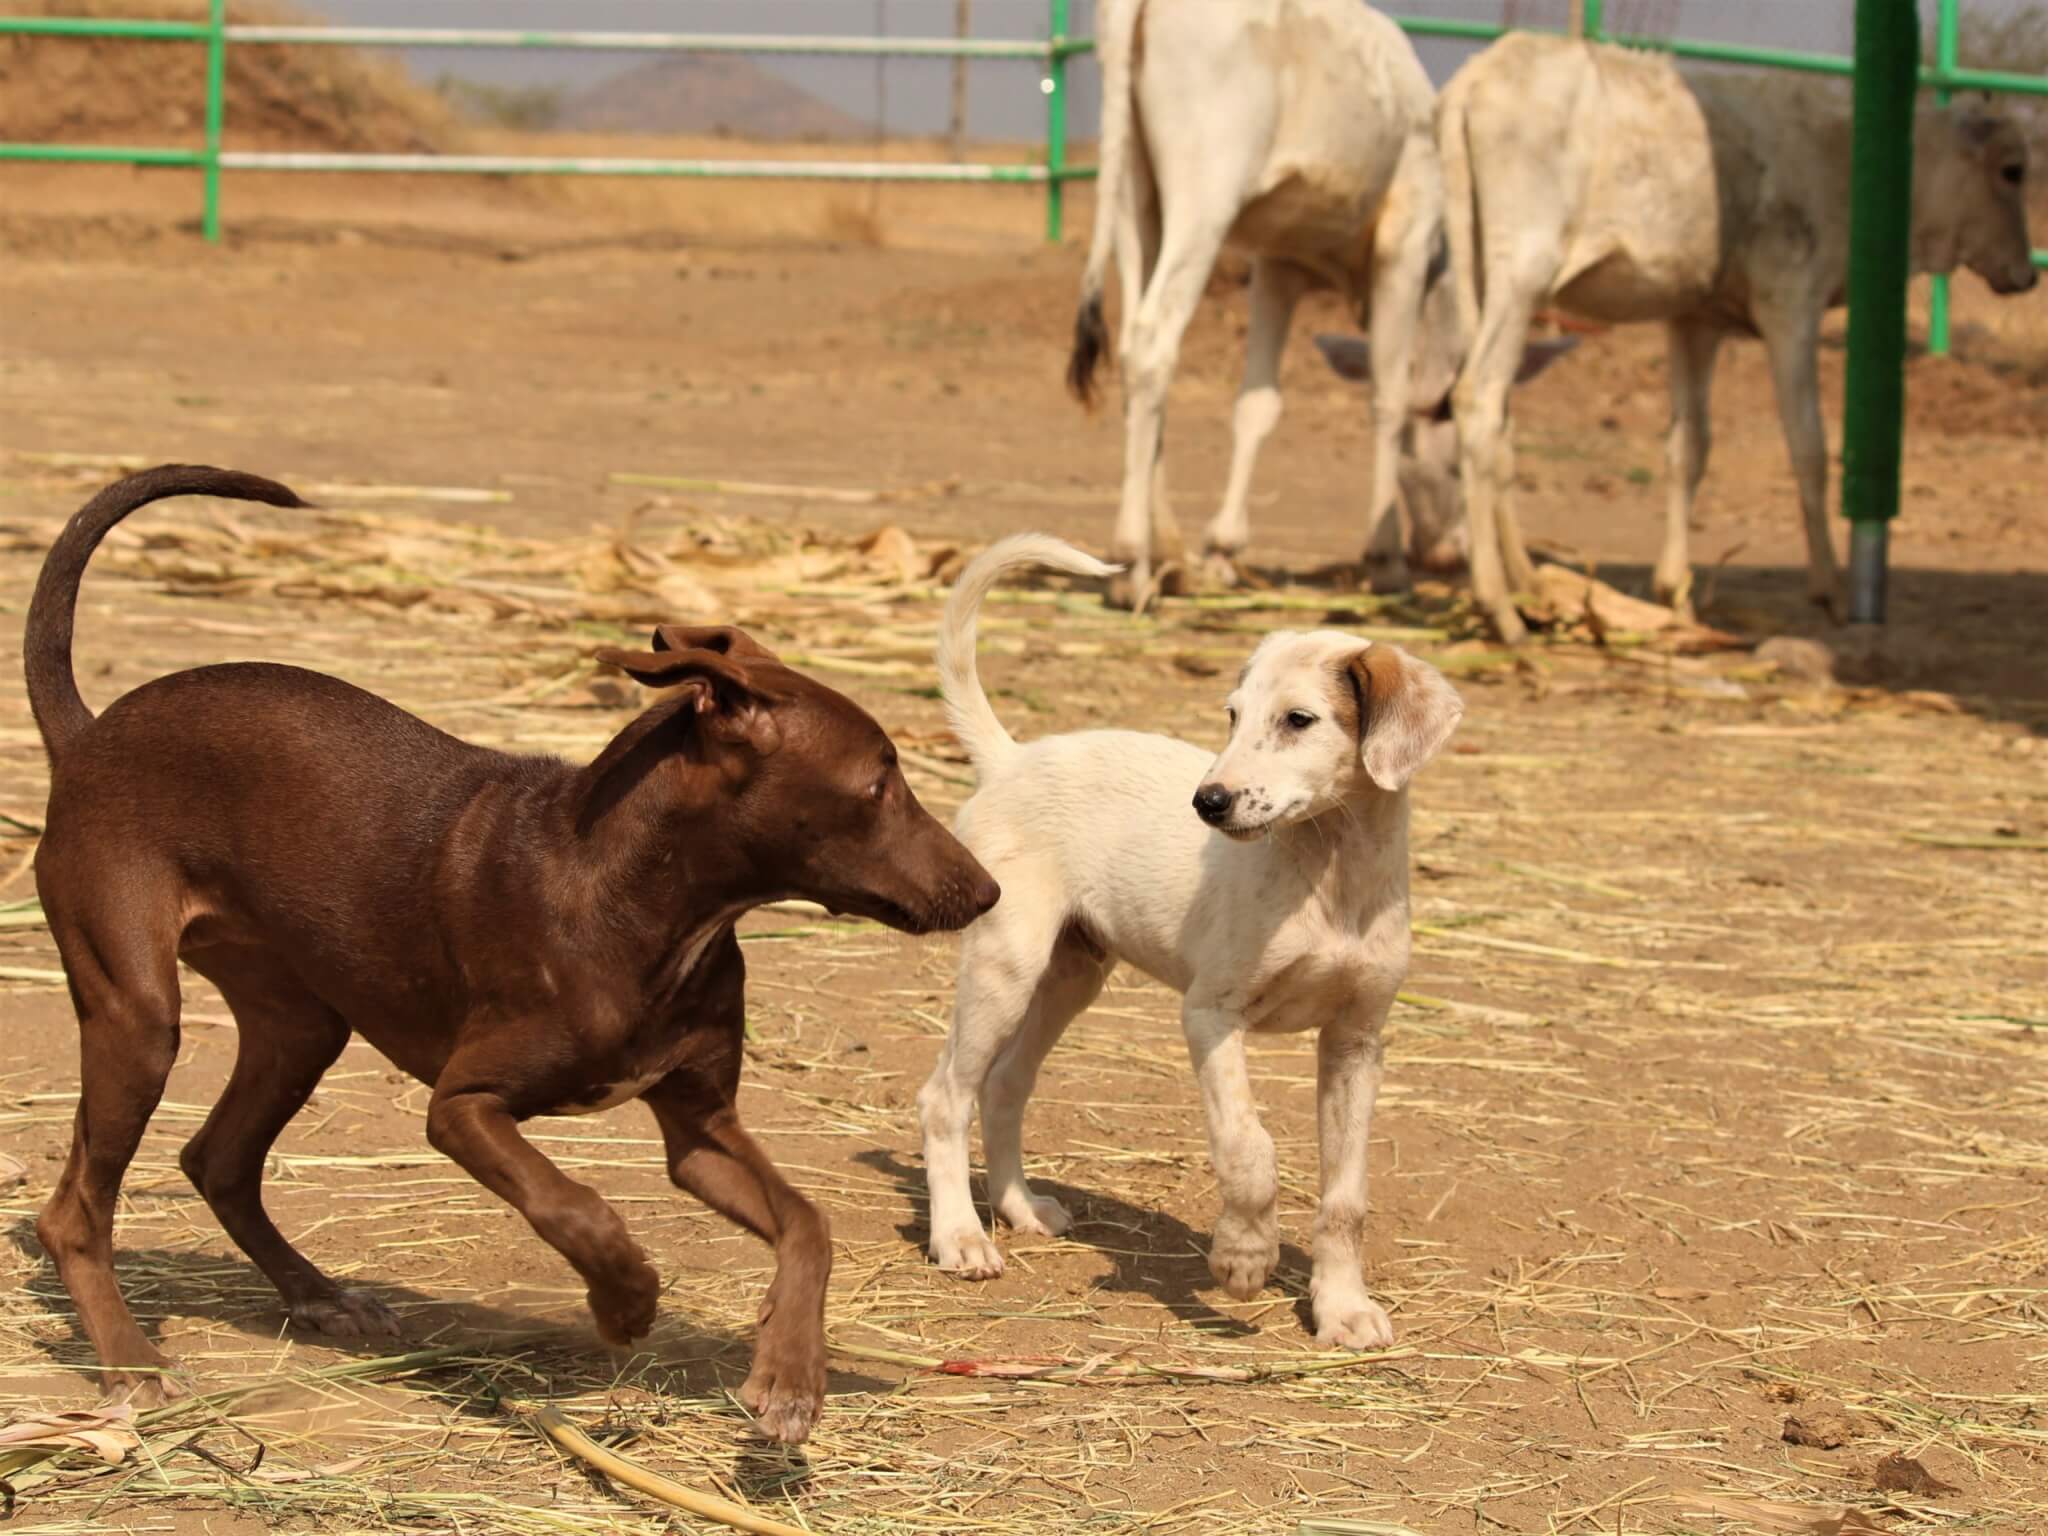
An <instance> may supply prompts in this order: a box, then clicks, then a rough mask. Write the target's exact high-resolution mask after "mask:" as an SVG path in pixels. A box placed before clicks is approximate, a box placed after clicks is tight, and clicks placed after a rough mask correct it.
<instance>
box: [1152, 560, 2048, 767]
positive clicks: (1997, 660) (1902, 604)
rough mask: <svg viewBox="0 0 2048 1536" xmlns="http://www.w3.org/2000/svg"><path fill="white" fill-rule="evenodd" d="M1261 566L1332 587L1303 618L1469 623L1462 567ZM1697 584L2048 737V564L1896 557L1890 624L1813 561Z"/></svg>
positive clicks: (1259, 581)
mask: <svg viewBox="0 0 2048 1536" xmlns="http://www.w3.org/2000/svg"><path fill="white" fill-rule="evenodd" d="M1540 558H1541V557H1540V555H1539V559H1540ZM1251 574H1252V576H1253V578H1254V584H1255V586H1254V590H1255V589H1256V586H1257V585H1264V586H1270V587H1275V588H1280V587H1291V588H1295V589H1307V590H1310V591H1317V592H1327V593H1328V594H1329V598H1330V606H1329V609H1328V611H1327V612H1326V613H1324V614H1323V615H1321V616H1320V617H1319V618H1318V617H1315V616H1313V615H1311V614H1308V613H1304V614H1302V615H1300V616H1299V617H1298V618H1294V619H1293V622H1296V623H1302V624H1306V623H1324V624H1329V625H1333V626H1336V627H1339V628H1341V627H1344V626H1345V625H1347V624H1350V625H1360V626H1366V625H1373V624H1389V623H1395V624H1403V623H1412V624H1417V625H1426V626H1432V627H1442V626H1446V625H1449V626H1451V627H1452V628H1453V632H1456V631H1457V627H1458V626H1459V625H1460V624H1461V623H1468V622H1469V609H1468V608H1467V606H1466V604H1465V601H1464V593H1463V591H1462V588H1463V586H1464V578H1463V577H1462V576H1458V577H1455V578H1452V579H1451V581H1452V584H1454V585H1455V586H1456V587H1457V588H1459V589H1461V590H1459V591H1457V592H1456V593H1455V595H1447V594H1446V593H1444V591H1443V590H1442V585H1441V584H1439V586H1438V588H1436V589H1431V590H1430V595H1424V594H1420V593H1418V594H1409V595H1405V596H1402V597H1400V598H1398V599H1396V600H1395V601H1393V602H1391V603H1388V602H1387V601H1386V600H1384V599H1374V600H1372V601H1370V602H1368V601H1366V600H1365V599H1364V598H1363V597H1362V596H1361V588H1360V586H1359V580H1360V576H1361V570H1360V568H1359V567H1358V566H1356V565H1347V564H1330V565H1321V566H1313V567H1308V568H1304V569H1298V570H1288V569H1285V568H1282V567H1275V566H1255V567H1252V568H1251ZM1595 574H1597V576H1598V577H1599V579H1600V580H1601V581H1603V582H1606V583H1607V584H1608V585H1610V586H1613V587H1615V588H1616V589H1618V590H1620V591H1622V592H1624V593H1626V594H1628V595H1629V596H1631V597H1637V598H1642V599H1644V600H1646V601H1648V600H1651V567H1650V566H1649V565H1647V564H1639V563H1633V562H1628V561H1616V562H1612V563H1610V562H1607V561H1602V562H1600V564H1599V566H1598V568H1597V570H1596V572H1595ZM1697 582H1698V587H1697V593H1696V597H1695V601H1696V603H1697V605H1698V607H1699V610H1700V613H1699V616H1700V619H1701V621H1702V622H1703V623H1706V624H1709V625H1711V626H1713V627H1714V628H1716V629H1719V630H1722V631H1724V632H1725V633H1728V634H1731V635H1733V636H1735V637H1736V638H1737V639H1739V640H1743V641H1747V642H1750V643H1751V644H1757V645H1760V644H1762V643H1763V642H1764V641H1766V640H1770V639H1773V638H1776V637H1778V636H1790V637H1793V638H1797V639H1802V640H1813V641H1817V642H1819V643H1820V644H1821V645H1823V646H1825V647H1827V648H1828V650H1829V651H1830V652H1831V653H1833V656H1834V677H1835V681H1836V682H1838V683H1840V684H1843V685H1845V686H1850V687H1870V688H1877V689H1879V690H1883V691H1887V692H1894V693H1902V692H1908V691H1930V692H1936V693H1942V694H1947V695H1948V696H1949V697H1950V698H1952V699H1953V700H1954V701H1955V703H1956V705H1957V706H1958V707H1959V708H1960V709H1961V710H1962V711H1963V712H1964V713H1966V714H1970V715H1974V716H1976V717H1978V718H1979V719H1982V720H1985V721H1987V722H1991V723H2000V724H2008V725H2014V726H2018V727H2020V728H2021V729H2023V730H2025V731H2028V732H2031V733H2033V734H2035V735H2048V666H2043V665H2042V662H2041V657H2042V655H2043V653H2044V652H2048V571H2026V570H2011V571H1983V570H1979V571H1969V570H1948V569H1935V568H1931V567H1926V566H1911V565H1908V566H1895V567H1893V568H1892V570H1891V571H1890V573H1889V580H1888V590H1889V600H1888V604H1887V610H1888V611H1887V614H1886V622H1885V623H1884V624H1882V625H1878V626H1862V625H1858V626H1843V625H1839V624H1836V623H1835V622H1834V621H1833V620H1832V619H1830V618H1829V617H1828V615H1827V614H1826V613H1825V612H1823V611H1822V610H1821V609H1819V608H1817V607H1816V606H1815V605H1814V604H1813V603H1812V602H1811V601H1809V600H1808V598H1807V596H1806V568H1805V567H1804V566H1803V565H1800V566H1784V565H1735V564H1728V565H1722V566H1718V567H1711V568H1709V567H1701V568H1699V570H1698V571H1697ZM1168 601H1169V602H1170V601H1171V600H1170V599H1169V600H1168ZM1788 685H1790V686H1796V685H1797V684H1796V681H1795V680H1788ZM1764 691H1768V685H1765V688H1764Z"/></svg>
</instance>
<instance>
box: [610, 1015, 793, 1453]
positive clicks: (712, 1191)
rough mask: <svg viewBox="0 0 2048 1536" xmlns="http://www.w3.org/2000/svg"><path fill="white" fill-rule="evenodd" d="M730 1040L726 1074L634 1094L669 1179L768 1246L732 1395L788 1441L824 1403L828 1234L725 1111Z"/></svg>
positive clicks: (734, 1072)
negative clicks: (763, 1284) (756, 1324)
mask: <svg viewBox="0 0 2048 1536" xmlns="http://www.w3.org/2000/svg"><path fill="white" fill-rule="evenodd" d="M737 1038H738V1036H737V1031H735V1049H734V1051H733V1053H732V1055H733V1064H732V1069H731V1073H730V1075H729V1077H728V1076H727V1074H725V1073H723V1072H719V1071H716V1070H714V1071H713V1072H711V1073H704V1072H699V1071H682V1072H676V1073H673V1074H671V1075H670V1076H668V1077H666V1078H664V1079H662V1081H660V1082H659V1083H656V1084H655V1085H654V1086H653V1087H652V1088H650V1089H648V1091H647V1092H646V1093H645V1094H644V1095H642V1098H643V1101H644V1102H645V1103H646V1104H647V1106H648V1108H650V1109H652V1110H653V1111H654V1118H655V1119H656V1120H657V1121H658V1122H660V1125H661V1135H662V1141H663V1143H664V1144H665V1146H666V1147H667V1150H668V1172H669V1177H670V1178H671V1179H672V1180H674V1181H675V1183H676V1185H677V1186H678V1187H679V1188H682V1189H685V1190H688V1191H689V1192H690V1193H691V1194H693V1195H695V1196H696V1197H697V1198H698V1199H699V1200H702V1201H703V1202H704V1203H705V1204H706V1205H708V1206H710V1207H711V1209H713V1210H714V1211H716V1212H718V1214H719V1215H721V1216H723V1217H725V1218H726V1219H727V1220H728V1221H734V1222H737V1223H739V1225H741V1226H743V1227H745V1228H746V1229H747V1230H748V1231H749V1232H752V1233H753V1234H754V1235H755V1236H756V1237H759V1238H761V1239H762V1240H764V1241H765V1242H767V1243H769V1244H771V1245H772V1246H773V1247H774V1249H775V1278H774V1279H773V1280H771V1281H770V1282H769V1284H768V1294H767V1296H765V1297H764V1298H763V1299H762V1302H761V1332H760V1335H759V1337H758V1338H757V1339H756V1341H755V1344H754V1368H753V1370H752V1371H751V1372H749V1373H748V1376H747V1379H746V1381H745V1382H744V1383H743V1384H742V1385H741V1387H740V1401H741V1402H743V1403H745V1404H746V1405H747V1408H748V1410H749V1411H750V1412H752V1413H753V1414H754V1416H755V1418H756V1419H757V1420H758V1421H759V1425H760V1429H761V1432H762V1433H763V1434H765V1435H767V1436H768V1437H769V1438H770V1439H773V1440H780V1441H783V1442H785V1443H787V1444H791V1445H794V1444H796V1443H797V1442H799V1441H802V1440H804V1439H806V1438H808V1437H809V1435H810V1432H811V1428H812V1426H813V1425H815V1424H816V1423H817V1422H818V1415H819V1413H820V1412H821V1411H822V1410H823V1408H824V1406H825V1282H826V1281H827V1280H828V1279H829V1278H830V1277H831V1274H832V1240H831V1234H830V1232H829V1230H828V1228H827V1227H826V1224H825V1217H824V1215H823V1213H822V1212H820V1211H819V1210H818V1208H817V1207H816V1206H814V1205H812V1204H811V1202H810V1201H808V1200H806V1199H805V1198H804V1197H803V1196H802V1195H800V1194H798V1193H797V1192H796V1191H795V1190H794V1189H792V1188H790V1186H789V1184H788V1182H787V1181H786V1180H785V1179H784V1178H783V1177H782V1175H781V1174H780V1173H778V1172H776V1169H775V1165H774V1164H773V1163H771V1162H770V1161H769V1160H768V1154H767V1153H765V1152H763V1151H762V1150H761V1148H760V1147H759V1145H757V1144H756V1142H755V1141H754V1138H753V1137H751V1136H749V1135H748V1134H747V1133H746V1130H745V1128H744V1127H742V1126H741V1124H740V1118H739V1114H738V1112H737V1111H736V1110H735V1109H734V1107H733V1091H734V1089H735V1088H736V1087H737V1077H738V1070H739V1065H738V1064H739V1051H738V1049H737ZM720 1078H726V1079H727V1080H725V1081H720V1080H719V1079H720Z"/></svg>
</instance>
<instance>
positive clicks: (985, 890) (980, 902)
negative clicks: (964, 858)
mask: <svg viewBox="0 0 2048 1536" xmlns="http://www.w3.org/2000/svg"><path fill="white" fill-rule="evenodd" d="M1002 899H1003V888H1002V887H1001V886H1000V885H997V884H996V881H995V876H993V875H991V874H990V873H989V872H988V871H987V870H983V871H982V872H981V884H979V885H977V886H976V887H975V888H974V915H975V916H976V917H980V916H981V915H982V914H983V913H985V912H987V911H988V910H989V909H990V908H991V907H993V906H994V905H995V904H996V903H997V902H999V901H1001V900H1002Z"/></svg>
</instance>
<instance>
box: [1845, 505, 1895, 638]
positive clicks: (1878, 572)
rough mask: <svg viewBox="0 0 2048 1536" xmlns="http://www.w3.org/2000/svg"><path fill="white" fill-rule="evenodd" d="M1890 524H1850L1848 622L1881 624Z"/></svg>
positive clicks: (1889, 543)
mask: <svg viewBox="0 0 2048 1536" xmlns="http://www.w3.org/2000/svg"><path fill="white" fill-rule="evenodd" d="M1891 538H1892V525H1891V524H1890V523H1851V524H1850V525H1849V622H1850V623H1851V624H1882V623H1883V622H1884V609H1885V597H1886V591H1885V576H1886V571H1885V566H1886V560H1887V556H1888V555H1889V553H1890V550H1891Z"/></svg>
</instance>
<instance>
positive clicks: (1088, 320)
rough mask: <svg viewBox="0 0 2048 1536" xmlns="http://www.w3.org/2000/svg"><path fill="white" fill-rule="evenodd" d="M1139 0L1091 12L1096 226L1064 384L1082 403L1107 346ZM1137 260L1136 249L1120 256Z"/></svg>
mask: <svg viewBox="0 0 2048 1536" xmlns="http://www.w3.org/2000/svg"><path fill="white" fill-rule="evenodd" d="M1143 5H1144V0H1104V3H1103V5H1102V7H1101V8H1100V10H1098V11H1097V12H1096V25H1095V31H1096V39H1095V55H1096V60H1097V63H1098V64H1099V65H1100V67H1101V70H1102V137H1101V141H1100V143H1099V144H1098V146H1097V152H1096V159H1097V161H1098V162H1099V163H1100V166H1101V169H1100V171H1099V172H1098V174H1097V180H1096V183H1095V227H1094V229H1093V230H1092V231H1090V233H1089V236H1088V265H1087V266H1086V267H1085V268H1083V269H1082V272H1081V306H1080V308H1079V309H1078V310H1076V311H1075V312H1074V347H1073V350H1072V351H1071V352H1069V353H1068V354H1067V388H1068V389H1070V390H1071V391H1073V395H1074V398H1075V399H1076V400H1079V401H1080V402H1081V403H1082V404H1083V405H1091V406H1092V405H1093V404H1094V403H1095V370H1096V369H1097V367H1099V366H1100V365H1101V362H1102V354H1103V353H1105V352H1107V351H1108V350H1109V329H1108V327H1106V326H1105V325H1104V324H1103V323H1102V284H1103V279H1104V277H1105V275H1106V274H1107V273H1108V271H1109V261H1110V257H1111V256H1113V255H1114V254H1115V252H1116V230H1117V224H1118V222H1119V218H1120V216H1121V213H1122V209H1123V200H1124V199H1125V198H1126V197H1128V196H1130V195H1131V192H1132V188H1131V178H1132V174H1133V171H1132V160H1133V157H1134V156H1135V155H1136V153H1137V144H1136V141H1135V139H1134V137H1133V135H1134V132H1135V124H1134V121H1133V114H1132V112H1131V90H1132V86H1133V80H1132V62H1133V61H1132V52H1133V46H1132V45H1133V44H1134V43H1135V41H1136V39H1137V32H1138V12H1139V10H1140V9H1141V8H1142V7H1143ZM1122 259H1123V260H1125V261H1136V260H1137V259H1138V253H1137V252H1136V251H1127V252H1125V253H1124V256H1123V258H1122Z"/></svg>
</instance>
